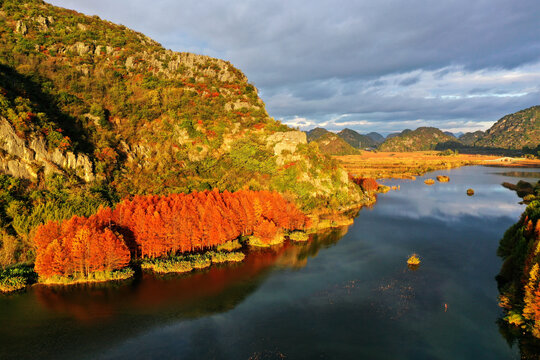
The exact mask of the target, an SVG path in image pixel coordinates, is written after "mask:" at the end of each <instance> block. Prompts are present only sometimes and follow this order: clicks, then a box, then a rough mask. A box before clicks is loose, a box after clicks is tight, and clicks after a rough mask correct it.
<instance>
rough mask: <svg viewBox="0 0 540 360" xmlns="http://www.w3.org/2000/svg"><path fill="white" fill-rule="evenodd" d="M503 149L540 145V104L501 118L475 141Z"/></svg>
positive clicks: (478, 144) (485, 145) (481, 144)
mask: <svg viewBox="0 0 540 360" xmlns="http://www.w3.org/2000/svg"><path fill="white" fill-rule="evenodd" d="M474 145H475V146H481V147H489V148H503V149H518V150H519V149H523V148H524V147H529V148H535V147H537V146H538V145H540V106H533V107H530V108H528V109H525V110H521V111H518V112H516V113H514V114H510V115H506V116H504V117H503V118H501V119H499V120H498V121H497V122H496V123H495V124H494V125H493V126H492V127H491V128H489V130H487V131H486V132H485V134H484V135H483V136H481V137H479V139H478V140H477V141H476V142H475V143H474Z"/></svg>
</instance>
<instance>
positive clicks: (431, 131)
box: [379, 127, 456, 152]
mask: <svg viewBox="0 0 540 360" xmlns="http://www.w3.org/2000/svg"><path fill="white" fill-rule="evenodd" d="M455 141H456V139H455V138H454V137H453V136H449V135H446V134H445V133H443V132H442V131H441V130H439V129H437V128H433V127H419V128H418V129H416V130H414V131H410V130H409V131H407V130H405V131H403V132H402V133H401V134H400V135H398V136H394V137H391V138H388V137H387V139H386V140H385V142H384V143H382V144H381V145H380V146H379V150H381V151H400V152H404V151H422V150H433V149H435V148H436V147H437V144H439V143H446V142H455Z"/></svg>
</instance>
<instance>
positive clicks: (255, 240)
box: [248, 234, 285, 247]
mask: <svg viewBox="0 0 540 360" xmlns="http://www.w3.org/2000/svg"><path fill="white" fill-rule="evenodd" d="M284 240H285V236H284V235H283V234H276V236H274V237H273V238H272V239H270V240H269V241H267V240H262V239H261V238H259V237H257V236H253V235H252V236H249V237H248V244H249V245H250V246H255V247H270V246H273V245H278V244H281V243H282V242H283V241H284Z"/></svg>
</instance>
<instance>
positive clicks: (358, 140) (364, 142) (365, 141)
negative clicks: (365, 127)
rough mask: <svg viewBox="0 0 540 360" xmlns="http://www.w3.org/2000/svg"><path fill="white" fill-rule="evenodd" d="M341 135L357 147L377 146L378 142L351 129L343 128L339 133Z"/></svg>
mask: <svg viewBox="0 0 540 360" xmlns="http://www.w3.org/2000/svg"><path fill="white" fill-rule="evenodd" d="M337 134H338V136H339V137H341V138H342V139H343V140H345V141H346V142H347V143H348V144H349V145H351V146H352V147H354V148H357V149H363V148H367V147H373V146H376V145H377V143H376V142H375V141H373V140H372V139H371V138H370V137H369V136H366V135H361V134H359V133H357V132H356V131H354V130H351V129H343V130H341V131H340V132H338V133H337Z"/></svg>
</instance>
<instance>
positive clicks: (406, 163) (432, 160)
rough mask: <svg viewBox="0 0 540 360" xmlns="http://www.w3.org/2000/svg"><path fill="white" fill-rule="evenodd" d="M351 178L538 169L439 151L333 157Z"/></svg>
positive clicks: (528, 163)
mask: <svg viewBox="0 0 540 360" xmlns="http://www.w3.org/2000/svg"><path fill="white" fill-rule="evenodd" d="M334 158H335V159H337V160H339V161H340V162H341V163H342V165H343V166H344V167H345V169H346V170H347V171H348V172H349V173H350V174H352V175H354V176H360V177H369V178H374V179H383V178H401V179H414V178H415V177H416V176H420V175H423V174H425V173H427V172H430V171H435V170H442V169H451V168H456V167H460V166H464V165H490V166H520V167H540V160H530V159H524V158H508V157H505V158H501V157H500V156H493V155H470V154H457V155H443V154H442V153H441V152H440V151H415V152H370V151H364V152H363V153H362V154H360V155H343V156H334Z"/></svg>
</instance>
